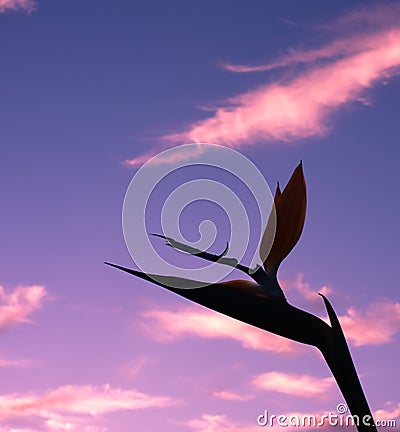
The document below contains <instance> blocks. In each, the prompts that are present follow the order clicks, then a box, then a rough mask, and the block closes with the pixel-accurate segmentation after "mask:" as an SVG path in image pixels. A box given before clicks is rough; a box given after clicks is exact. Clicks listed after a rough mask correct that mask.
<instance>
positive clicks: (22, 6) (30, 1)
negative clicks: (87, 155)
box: [0, 0, 37, 13]
mask: <svg viewBox="0 0 400 432" xmlns="http://www.w3.org/2000/svg"><path fill="white" fill-rule="evenodd" d="M36 7H37V3H36V1H35V0H0V13H3V12H6V11H7V10H24V11H26V12H28V13H31V12H33V11H34V10H35V9H36Z"/></svg>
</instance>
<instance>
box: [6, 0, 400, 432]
mask: <svg viewBox="0 0 400 432" xmlns="http://www.w3.org/2000/svg"><path fill="white" fill-rule="evenodd" d="M399 18H400V3H399V2H385V1H380V2H377V1H375V2H372V1H363V2H360V1H359V2H356V1H352V0H349V1H347V2H340V3H339V2H318V1H311V0H304V1H302V2H297V1H294V0H281V1H279V2H274V1H261V0H260V1H259V0H255V1H252V2H238V1H236V2H232V1H225V0H220V1H218V2H215V1H208V0H206V1H202V2H193V1H190V2H188V1H168V2H165V1H147V2H133V1H127V0H120V1H114V2H111V1H108V2H107V1H93V0H87V1H84V2H82V1H77V0H69V1H63V2H61V1H58V0H38V1H35V0H0V52H1V55H0V122H1V127H0V145H1V147H0V148H1V157H0V196H1V225H0V239H1V243H0V245H1V246H0V247H1V251H0V253H1V259H0V263H1V266H0V269H1V271H0V340H1V342H0V382H1V386H0V432H38V431H79V432H82V431H83V432H100V431H102V432H104V431H110V432H125V431H126V432H127V431H132V430H139V431H156V430H160V427H162V430H163V431H164V432H172V431H174V432H175V431H176V432H181V431H182V432H184V431H186V432H192V431H193V432H228V431H230V432H245V431H246V432H255V431H262V430H266V429H265V428H264V429H263V428H260V427H258V426H257V424H256V418H257V416H258V415H259V414H260V413H262V412H263V410H265V409H267V410H268V411H269V412H270V413H273V414H276V415H279V414H288V413H294V412H297V413H309V414H321V413H325V412H329V411H333V412H335V408H336V406H337V404H338V403H341V402H343V399H342V396H341V394H340V393H339V391H338V389H337V387H336V384H335V383H334V381H333V380H332V379H331V375H330V372H329V370H328V369H327V366H326V365H325V364H324V362H323V360H322V358H321V356H320V355H319V353H318V352H317V351H316V350H315V349H313V348H311V347H308V346H302V345H300V344H296V343H294V342H290V341H287V340H284V339H282V338H279V337H277V336H273V335H270V334H267V333H263V332H261V331H258V330H255V329H254V328H251V327H249V326H246V325H244V324H241V323H239V322H237V321H234V320H231V319H228V318H225V317H223V316H222V315H219V314H217V313H214V312H211V311H209V310H207V309H204V308H202V307H200V306H197V305H194V304H191V303H190V302H188V301H186V300H183V299H180V298H178V297H177V296H175V295H173V294H171V293H168V292H164V291H162V289H161V288H158V287H156V286H153V285H151V284H149V283H145V282H143V281H140V280H136V279H134V278H132V277H129V276H128V275H125V274H122V273H119V272H117V271H116V270H114V269H110V268H108V267H106V266H105V265H104V264H103V262H104V261H112V262H116V263H119V264H121V265H126V266H128V267H129V266H131V267H134V263H132V260H131V258H130V256H129V253H128V251H127V249H126V247H125V243H124V238H123V234H122V228H121V211H122V203H123V198H124V194H125V191H126V188H127V186H128V184H129V182H130V180H131V178H132V177H133V175H134V174H135V172H136V171H137V169H138V168H139V167H140V165H141V164H142V163H143V162H145V161H146V160H147V159H148V158H149V157H150V156H151V155H154V154H157V153H158V152H159V151H160V150H163V149H165V148H168V147H170V146H174V145H179V144H183V143H188V142H196V141H199V142H201V141H208V142H212V143H219V144H222V145H227V146H229V147H232V148H234V149H236V150H239V151H240V152H242V153H243V154H244V155H245V156H247V157H248V158H249V159H250V160H251V161H253V162H254V163H255V164H256V165H257V167H258V168H259V170H260V171H261V172H262V173H263V175H264V176H265V178H266V179H267V181H268V182H269V184H270V185H271V187H272V188H273V187H274V185H275V182H276V181H277V180H279V181H280V182H281V184H283V185H284V184H285V183H286V181H287V180H288V178H289V176H290V174H291V172H292V170H293V169H294V167H295V166H296V165H297V164H298V162H299V160H300V159H302V160H303V163H304V171H305V176H306V180H307V192H308V208H307V211H308V213H307V220H306V225H305V229H304V231H303V235H302V238H301V240H300V242H299V244H298V245H297V246H296V248H295V250H294V251H293V252H292V253H291V254H290V256H289V257H288V258H287V259H286V260H285V261H284V263H283V264H282V266H281V269H280V272H279V278H280V281H281V283H282V286H283V287H284V290H285V293H286V296H287V298H288V300H289V301H290V302H291V303H293V304H295V305H296V306H299V307H302V308H304V309H306V310H309V311H311V312H313V313H315V314H317V315H319V316H321V317H323V316H324V315H325V312H324V309H323V306H322V302H321V299H320V297H319V296H317V294H316V293H317V292H325V293H327V295H328V297H329V299H330V300H331V301H332V303H333V305H334V307H335V309H336V311H337V313H338V315H339V316H340V319H341V322H342V325H343V328H344V330H345V333H346V336H347V338H348V341H349V344H350V347H351V351H352V354H353V357H354V360H355V364H356V367H357V369H358V371H359V374H360V376H361V380H362V383H363V387H364V389H365V393H366V395H367V398H368V400H369V402H370V405H371V409H372V411H373V412H375V413H376V416H377V418H381V419H395V418H396V417H398V416H399V415H400V398H399V386H398V383H399V382H400V375H399V367H398V364H399V361H400V353H399V349H398V346H399V345H398V343H399V332H400V304H399V303H398V279H399V276H398V256H399V254H398V241H399V222H398V221H399V220H400V205H399V202H398V199H397V197H398V195H399V194H398V191H399V187H400V182H399V176H398V161H399V156H400V150H399V141H400V123H399V121H398V113H399V112H400V98H399V94H400V79H399V75H400V25H399V22H400V20H399ZM206 210H207V209H206ZM221 220H222V219H221ZM192 222H193V224H194V225H195V227H194V228H193V229H194V231H196V230H197V226H198V221H192V220H191V219H190V217H189V220H188V219H186V222H185V224H186V225H185V227H186V228H185V229H186V230H187V231H188V232H189V231H190V224H191V223H192ZM219 241H221V244H224V241H225V239H224V238H222V239H219ZM139 247H140V245H139ZM167 252H168V253H170V254H174V253H175V252H173V251H170V250H168V251H167ZM177 256H178V257H179V255H177ZM154 271H155V272H156V271H157V269H154ZM235 277H236V275H235ZM399 422H400V420H399V419H398V420H397V428H398V427H399ZM386 429H387V428H386ZM389 430H394V429H393V428H392V429H389Z"/></svg>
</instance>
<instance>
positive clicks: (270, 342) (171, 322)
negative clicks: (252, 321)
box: [141, 308, 297, 352]
mask: <svg viewBox="0 0 400 432" xmlns="http://www.w3.org/2000/svg"><path fill="white" fill-rule="evenodd" d="M143 318H144V320H143V321H142V322H141V327H142V329H143V330H144V331H146V332H147V334H148V335H149V337H151V338H153V339H155V340H157V341H159V342H169V341H174V340H177V339H181V338H183V337H189V336H197V337H202V338H206V339H213V338H225V339H233V340H236V341H238V342H240V343H241V344H242V346H243V347H244V348H252V349H256V350H260V351H275V352H294V351H296V348H297V347H296V344H295V343H294V342H292V341H290V340H288V339H285V338H282V337H279V336H276V335H274V334H272V333H267V332H265V331H263V330H260V329H257V328H255V327H252V326H250V325H248V324H244V323H242V322H240V321H237V320H234V319H232V318H229V317H227V316H225V315H221V314H219V313H217V312H213V311H205V310H199V309H198V308H186V309H182V310H174V311H172V310H171V311H167V310H158V309H154V310H149V311H147V312H144V313H143Z"/></svg>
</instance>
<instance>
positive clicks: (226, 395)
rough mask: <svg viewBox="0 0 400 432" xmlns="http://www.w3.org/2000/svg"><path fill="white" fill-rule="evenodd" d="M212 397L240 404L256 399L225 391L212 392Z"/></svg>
mask: <svg viewBox="0 0 400 432" xmlns="http://www.w3.org/2000/svg"><path fill="white" fill-rule="evenodd" d="M212 396H213V397H215V398H218V399H224V400H229V401H240V402H243V401H247V400H249V399H252V398H253V397H254V396H252V395H248V394H240V393H235V392H230V391H225V390H220V391H214V392H212Z"/></svg>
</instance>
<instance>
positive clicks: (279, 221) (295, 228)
mask: <svg viewBox="0 0 400 432" xmlns="http://www.w3.org/2000/svg"><path fill="white" fill-rule="evenodd" d="M306 205H307V198H306V182H305V179H304V174H303V167H302V163H301V162H300V163H299V165H298V166H297V167H296V169H295V170H294V172H293V174H292V176H291V177H290V180H289V182H288V184H287V185H286V187H285V189H284V190H283V191H282V192H281V191H280V188H279V185H278V187H277V190H276V193H275V212H276V231H275V237H274V241H273V244H272V248H271V250H270V252H269V254H268V256H267V259H266V260H265V261H264V268H265V271H266V272H267V273H269V274H271V273H276V272H277V270H278V267H279V265H280V263H281V262H282V260H283V259H284V258H285V257H286V256H287V255H288V254H289V252H290V251H291V250H292V249H293V248H294V246H295V245H296V243H297V242H298V240H299V238H300V236H301V233H302V231H303V227H304V221H305V217H306ZM269 234H270V233H267V230H266V233H264V237H265V236H266V235H269ZM263 243H264V238H263V241H262V242H261V248H260V256H261V257H263V255H262V246H263ZM264 247H265V246H264Z"/></svg>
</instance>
